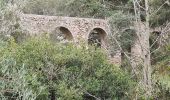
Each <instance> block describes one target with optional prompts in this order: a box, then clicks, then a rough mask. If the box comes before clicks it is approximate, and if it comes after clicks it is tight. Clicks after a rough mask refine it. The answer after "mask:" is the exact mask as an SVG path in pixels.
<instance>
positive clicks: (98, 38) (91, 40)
mask: <svg viewBox="0 0 170 100" xmlns="http://www.w3.org/2000/svg"><path fill="white" fill-rule="evenodd" d="M105 37H106V32H105V31H104V30H103V29H101V28H95V29H93V30H92V31H91V32H90V34H89V37H88V44H89V45H95V46H97V47H101V46H102V45H103V43H104V41H105Z"/></svg>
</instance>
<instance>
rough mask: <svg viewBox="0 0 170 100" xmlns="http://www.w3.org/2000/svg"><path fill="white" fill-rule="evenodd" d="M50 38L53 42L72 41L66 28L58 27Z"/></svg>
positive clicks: (70, 34)
mask: <svg viewBox="0 0 170 100" xmlns="http://www.w3.org/2000/svg"><path fill="white" fill-rule="evenodd" d="M50 38H51V39H52V40H55V41H62V40H67V41H71V40H73V35H72V33H71V32H70V30H69V29H68V28H66V27H63V26H60V27H57V28H55V30H54V31H53V32H52V34H50Z"/></svg>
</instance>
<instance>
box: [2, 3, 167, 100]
mask: <svg viewBox="0 0 170 100" xmlns="http://www.w3.org/2000/svg"><path fill="white" fill-rule="evenodd" d="M169 9H170V1H169V0H0V99H1V100H169V99H170V37H169V36H170V30H169V29H170V23H169V21H170V10H169ZM22 13H25V14H38V15H49V16H51V15H53V16H69V17H85V18H101V19H105V20H109V22H110V26H111V34H109V35H108V36H107V41H108V43H109V44H108V45H109V50H108V51H109V54H110V55H114V54H115V51H117V50H120V51H121V58H122V62H121V65H120V66H117V65H115V64H112V63H111V62H110V61H109V60H108V52H107V53H106V51H105V50H103V49H102V48H100V47H96V44H95V43H94V45H89V46H88V47H87V45H86V44H85V43H84V41H82V43H80V44H79V45H78V46H77V45H75V44H74V43H70V42H69V43H68V42H67V43H61V42H54V41H52V39H51V38H50V36H49V34H50V33H45V34H44V33H43V34H44V35H42V36H38V37H35V36H30V35H28V34H25V33H26V32H24V31H23V30H22V29H21V27H20V25H19V20H20V19H19V17H18V16H19V15H20V14H22ZM132 26H134V27H132ZM37 34H38V33H37ZM59 41H61V40H59ZM94 41H96V40H94ZM109 57H110V56H109Z"/></svg>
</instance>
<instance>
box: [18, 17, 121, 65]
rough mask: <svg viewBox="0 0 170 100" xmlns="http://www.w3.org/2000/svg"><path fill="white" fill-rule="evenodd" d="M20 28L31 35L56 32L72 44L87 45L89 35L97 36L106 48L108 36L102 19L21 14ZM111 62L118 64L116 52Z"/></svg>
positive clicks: (105, 22) (118, 58) (101, 44)
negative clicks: (82, 42)
mask: <svg viewBox="0 0 170 100" xmlns="http://www.w3.org/2000/svg"><path fill="white" fill-rule="evenodd" d="M20 27H21V29H22V30H23V31H24V32H27V33H29V34H31V35H40V34H42V33H54V34H57V32H58V30H59V31H60V32H61V33H62V34H64V35H65V39H67V40H72V41H73V42H76V43H77V42H78V43H79V42H80V41H82V39H83V41H85V42H86V43H89V40H90V39H93V38H91V35H92V34H94V33H96V34H98V36H97V38H98V41H99V42H100V46H101V47H103V48H107V41H106V40H107V39H106V37H107V35H108V34H110V32H111V31H110V27H109V22H108V21H107V20H104V19H92V18H76V17H61V16H46V15H33V14H22V15H21V16H20ZM111 61H112V62H113V63H117V64H120V62H121V56H120V52H118V53H117V54H116V55H115V56H114V57H113V58H112V59H111Z"/></svg>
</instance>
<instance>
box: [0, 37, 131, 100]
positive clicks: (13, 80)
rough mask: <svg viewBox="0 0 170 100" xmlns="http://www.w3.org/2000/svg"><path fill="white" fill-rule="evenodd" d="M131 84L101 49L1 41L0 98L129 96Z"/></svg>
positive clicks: (45, 41)
mask: <svg viewBox="0 0 170 100" xmlns="http://www.w3.org/2000/svg"><path fill="white" fill-rule="evenodd" d="M133 84H134V82H133V81H132V80H131V79H130V76H129V75H128V74H127V73H126V72H124V71H122V70H121V69H120V68H118V67H117V66H113V65H112V64H109V62H108V61H107V58H106V56H105V54H104V53H103V51H102V50H100V49H97V50H96V49H93V47H92V48H88V49H85V47H84V46H81V47H75V46H74V45H72V44H67V45H62V44H54V43H52V42H50V41H49V40H48V39H44V38H43V39H42V38H31V39H29V40H27V41H26V42H24V43H22V44H16V43H15V42H14V41H13V39H11V40H9V41H8V42H2V41H1V43H0V98H1V99H12V98H18V99H20V98H22V99H23V100H35V99H37V100H47V99H48V98H49V96H50V95H52V96H56V98H58V99H59V100H68V99H69V100H81V99H83V98H84V99H87V100H89V98H91V99H95V98H101V99H109V98H110V99H123V98H124V99H128V98H129V96H130V94H128V92H129V90H130V89H131V88H132V87H131V86H132V85H133ZM53 93H54V94H53ZM52 96H51V97H52ZM53 98H54V97H53Z"/></svg>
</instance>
